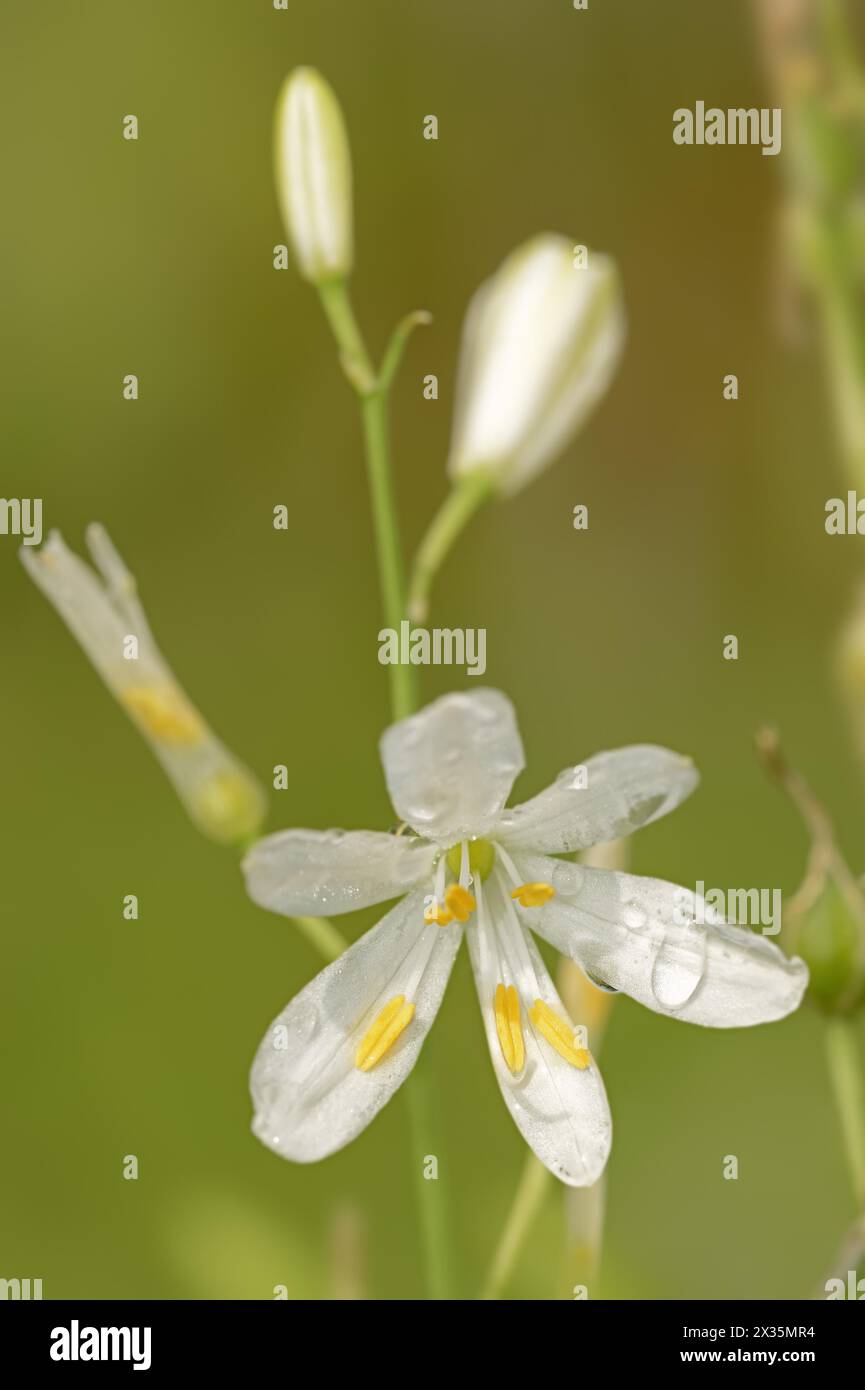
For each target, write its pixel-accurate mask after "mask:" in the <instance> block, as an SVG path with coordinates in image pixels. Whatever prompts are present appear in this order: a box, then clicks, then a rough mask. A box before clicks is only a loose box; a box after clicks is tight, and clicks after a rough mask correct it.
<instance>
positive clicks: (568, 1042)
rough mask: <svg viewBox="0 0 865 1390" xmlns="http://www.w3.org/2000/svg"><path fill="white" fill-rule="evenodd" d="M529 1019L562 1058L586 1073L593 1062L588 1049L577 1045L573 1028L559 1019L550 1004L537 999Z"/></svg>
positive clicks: (530, 1011)
mask: <svg viewBox="0 0 865 1390" xmlns="http://www.w3.org/2000/svg"><path fill="white" fill-rule="evenodd" d="M529 1018H530V1019H531V1020H532V1023H533V1024H534V1025H535V1027H536V1028H537V1030H538V1032H539V1033H541V1034H542V1036H543V1037H545V1038H546V1040H547V1042H548V1043H549V1044H550V1047H554V1048H555V1049H556V1052H558V1054H559V1056H560V1057H564V1059H565V1061H566V1062H569V1063H570V1065H571V1066H572V1067H576V1068H577V1069H578V1070H579V1071H585V1069H586V1067H587V1066H589V1064H590V1062H591V1060H592V1059H591V1057H590V1056H589V1054H588V1052H587V1051H586V1049H585V1048H584V1047H580V1046H579V1044H578V1043H577V1039H576V1035H575V1033H574V1030H573V1028H569V1027H568V1025H567V1023H565V1020H564V1019H563V1018H559V1015H558V1014H557V1013H556V1012H555V1011H554V1010H553V1009H551V1008H550V1006H549V1004H545V1003H544V1001H543V999H536V1000H535V1002H534V1004H533V1005H532V1007H531V1009H530V1010H529Z"/></svg>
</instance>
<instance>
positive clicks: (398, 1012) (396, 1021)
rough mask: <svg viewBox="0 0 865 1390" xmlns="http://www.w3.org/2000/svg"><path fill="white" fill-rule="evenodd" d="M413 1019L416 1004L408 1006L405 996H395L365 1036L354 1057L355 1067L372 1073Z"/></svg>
mask: <svg viewBox="0 0 865 1390" xmlns="http://www.w3.org/2000/svg"><path fill="white" fill-rule="evenodd" d="M413 1018H414V1004H407V1003H406V999H405V995H404V994H397V995H395V996H394V998H393V999H391V1001H390V1003H389V1004H385V1006H384V1008H383V1009H382V1011H381V1013H380V1014H378V1016H377V1017H376V1019H375V1020H374V1022H373V1023H372V1025H371V1027H370V1028H368V1029H367V1031H366V1033H365V1034H364V1036H363V1041H362V1042H361V1044H360V1047H359V1048H358V1049H357V1052H356V1053H355V1055H354V1064H355V1066H356V1067H357V1068H358V1069H359V1070H360V1071H372V1069H373V1067H377V1066H378V1064H379V1062H380V1061H381V1059H382V1057H384V1055H385V1053H386V1052H389V1051H390V1049H391V1048H392V1047H393V1045H394V1043H395V1042H396V1040H397V1038H398V1037H399V1035H400V1033H402V1032H403V1031H404V1030H405V1029H406V1028H407V1027H408V1025H409V1024H410V1023H411V1021H412V1019H413Z"/></svg>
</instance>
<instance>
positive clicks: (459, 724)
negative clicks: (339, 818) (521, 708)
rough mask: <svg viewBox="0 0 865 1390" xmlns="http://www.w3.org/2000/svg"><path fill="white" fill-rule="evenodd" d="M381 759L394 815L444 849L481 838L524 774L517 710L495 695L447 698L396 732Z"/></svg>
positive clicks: (387, 737)
mask: <svg viewBox="0 0 865 1390" xmlns="http://www.w3.org/2000/svg"><path fill="white" fill-rule="evenodd" d="M381 758H382V763H383V764H384V774H385V777H386V779H387V786H388V791H389V792H390V797H391V801H392V802H393V805H394V807H395V809H396V811H397V813H398V814H399V815H400V816H401V817H402V819H403V820H404V821H406V822H407V823H408V824H409V825H410V826H411V827H412V828H413V829H414V830H416V831H417V832H418V834H419V835H423V836H424V837H425V838H426V839H428V840H433V841H435V843H436V844H439V845H444V846H450V845H453V844H455V843H456V842H457V841H458V840H464V839H469V838H471V837H472V836H484V835H485V834H486V833H487V831H488V830H489V829H490V828H491V827H492V825H493V824H494V823H495V822H496V820H497V819H498V816H499V813H500V812H501V809H502V807H503V806H504V804H505V802H506V800H507V798H508V793H509V792H510V790H511V787H512V786H513V784H514V779H515V777H516V776H517V774H518V773H519V772H521V771H522V768H523V766H524V762H523V746H522V743H521V742H520V735H519V731H518V729H517V722H516V716H515V715H514V708H513V705H512V704H511V702H510V700H508V699H507V698H506V696H504V695H502V694H501V693H500V692H499V691H498V690H473V691H469V692H460V693H459V694H453V695H445V696H443V697H442V699H440V700H436V701H435V702H434V703H433V704H431V705H427V706H426V708H425V709H422V710H421V711H420V713H419V714H414V715H412V716H411V718H409V719H403V720H401V721H400V723H398V724H392V725H391V727H390V728H389V729H387V730H385V733H384V735H383V737H382V740H381Z"/></svg>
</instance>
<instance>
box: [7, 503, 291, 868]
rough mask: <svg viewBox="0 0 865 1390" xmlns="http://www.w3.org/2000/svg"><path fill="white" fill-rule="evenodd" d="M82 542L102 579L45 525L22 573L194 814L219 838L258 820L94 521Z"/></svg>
mask: <svg viewBox="0 0 865 1390" xmlns="http://www.w3.org/2000/svg"><path fill="white" fill-rule="evenodd" d="M87 544H88V546H89V548H90V553H91V555H92V557H93V561H94V563H95V565H96V567H97V569H98V570H99V572H100V573H101V576H102V580H103V581H104V582H102V583H100V580H99V578H98V577H97V575H96V574H95V573H94V572H93V570H92V569H91V568H90V566H89V565H87V564H85V563H84V561H83V560H80V559H79V558H78V556H77V555H75V554H73V553H72V551H71V550H69V548H68V547H67V545H66V544H65V542H64V540H63V538H62V536H61V535H60V533H59V532H57V531H53V532H52V533H51V535H50V536H49V538H48V540H47V541H46V543H45V545H44V546H43V547H42V549H41V550H39V551H33V550H26V549H24V548H22V549H21V550H20V551H19V554H20V556H21V560H22V562H23V564H24V566H25V568H26V569H27V571H28V573H29V574H30V576H31V577H32V578H33V579H34V580H35V582H36V583H37V584H38V585H39V588H40V589H41V590H42V592H43V593H44V594H45V596H46V598H48V600H49V601H50V602H51V603H52V604H53V606H54V607H55V608H56V609H57V612H58V613H59V614H60V617H61V618H62V619H63V621H64V622H65V623H66V626H67V627H68V628H69V630H70V632H71V633H72V635H73V636H74V637H75V638H76V639H77V641H78V642H79V643H80V644H81V646H82V647H83V649H84V651H85V652H86V653H87V655H88V657H89V658H90V660H91V661H92V663H93V665H94V666H95V667H96V670H97V671H98V672H99V674H100V676H101V677H102V679H103V680H104V681H105V684H106V685H107V686H108V688H109V690H111V692H112V694H113V695H114V696H115V698H116V699H117V700H118V701H119V703H120V704H121V705H122V706H123V708H124V709H125V710H126V713H127V714H128V715H129V716H130V718H131V719H132V720H133V722H134V723H135V724H136V725H137V727H138V728H139V730H140V731H141V733H142V734H143V735H144V737H145V739H146V740H147V742H148V743H149V744H150V747H151V748H152V749H153V751H154V753H155V754H156V756H157V758H158V759H159V761H160V763H161V764H162V766H163V768H164V769H165V772H166V773H167V775H168V777H169V779H170V780H171V782H172V784H173V786H174V789H175V791H176V792H177V794H178V796H179V797H180V799H181V801H182V802H183V804H184V805H185V807H186V809H187V811H188V812H189V815H190V816H191V817H192V819H193V821H194V822H195V823H196V825H197V826H198V827H199V829H200V830H202V831H203V832H204V833H205V834H206V835H209V836H210V837H211V838H212V839H214V840H219V841H221V842H223V843H230V842H235V841H243V840H246V839H248V838H249V837H250V836H251V835H254V834H255V833H256V831H257V830H258V829H259V827H260V826H261V824H262V821H263V820H264V815H265V809H266V803H265V797H264V792H263V790H262V788H261V787H260V785H259V783H258V782H257V781H256V780H255V778H254V777H253V776H252V774H251V773H250V772H248V771H247V769H246V768H245V767H243V765H242V764H241V763H239V762H238V761H237V759H236V758H234V757H233V756H232V754H231V753H229V752H228V750H227V749H226V748H225V747H224V746H223V744H222V743H220V741H219V739H218V738H217V737H216V736H215V734H214V733H213V732H212V730H211V729H209V728H208V726H207V724H206V723H205V722H204V720H203V719H202V717H201V715H200V714H199V713H198V710H197V709H196V708H195V706H194V705H193V704H191V703H190V701H189V700H188V699H187V697H186V695H185V694H184V692H183V690H182V689H181V688H180V686H179V685H178V683H177V681H176V680H175V678H174V675H173V673H172V671H171V670H170V668H169V666H168V665H167V664H166V662H165V660H164V658H163V656H162V654H161V653H160V651H159V649H158V647H157V646H156V643H155V642H154V640H153V636H152V634H151V632H150V628H149V626H148V623H147V619H146V617H145V615H144V610H143V608H142V607H141V604H140V603H139V601H138V597H137V592H136V587H135V580H134V579H133V577H132V575H131V574H130V573H129V571H128V570H127V569H126V567H125V565H124V564H123V561H122V560H121V558H120V556H119V555H118V553H117V551H116V550H115V548H114V546H113V545H112V543H111V541H110V539H109V537H108V535H107V533H106V531H105V530H104V529H103V527H101V526H97V525H92V526H89V527H88V528H87Z"/></svg>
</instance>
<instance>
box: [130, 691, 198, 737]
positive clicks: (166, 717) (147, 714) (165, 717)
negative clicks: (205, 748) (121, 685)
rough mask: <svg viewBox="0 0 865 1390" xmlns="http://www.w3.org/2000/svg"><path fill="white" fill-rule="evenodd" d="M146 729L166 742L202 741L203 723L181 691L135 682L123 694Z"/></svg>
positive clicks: (138, 720) (131, 710) (135, 717)
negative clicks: (180, 693)
mask: <svg viewBox="0 0 865 1390" xmlns="http://www.w3.org/2000/svg"><path fill="white" fill-rule="evenodd" d="M120 699H121V701H122V703H123V704H124V705H125V706H126V708H127V709H128V711H129V713H130V714H131V715H132V717H133V718H134V719H135V720H137V722H138V723H139V724H140V725H141V726H142V728H143V729H144V730H145V732H146V733H148V734H152V735H153V737H154V738H158V739H162V740H164V742H165V743H199V742H200V741H201V739H202V738H203V737H204V725H203V724H202V722H201V719H200V717H199V715H198V714H197V712H196V711H195V710H194V709H193V708H192V706H191V705H189V704H187V703H186V701H185V700H184V699H183V697H182V695H178V694H177V692H176V691H174V690H171V689H170V688H169V689H161V690H160V689H159V687H158V686H153V685H132V686H130V687H129V689H128V690H124V691H123V694H122V695H121V696H120Z"/></svg>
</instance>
